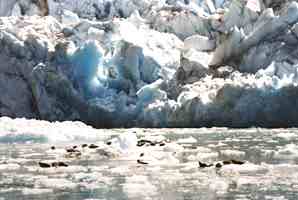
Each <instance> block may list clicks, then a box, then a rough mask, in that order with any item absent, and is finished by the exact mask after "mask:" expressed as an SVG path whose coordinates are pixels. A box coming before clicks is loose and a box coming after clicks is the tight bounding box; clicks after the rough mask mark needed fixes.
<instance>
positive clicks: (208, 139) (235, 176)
mask: <svg viewBox="0 0 298 200" xmlns="http://www.w3.org/2000/svg"><path fill="white" fill-rule="evenodd" d="M297 143H298V130H297V129H260V128H251V129H235V130H233V129H227V128H212V129H207V128H201V129H139V128H134V129H109V130H107V129H101V130H98V129H93V128H91V127H90V126H86V125H84V124H83V123H81V122H63V123H58V122H55V123H49V122H46V121H38V120H26V119H15V120H14V119H10V118H0V198H1V199H4V200H8V199H25V200H27V199H28V200H29V199H30V200H35V199H36V200H37V199H50V200H52V199H53V200H54V199H85V200H87V199H89V200H90V199H123V200H126V199H130V200H134V199H135V200H139V199H165V200H170V199H171V200H183V199H206V200H218V199H224V200H230V199H235V200H244V199H256V200H259V199H268V200H269V199H270V200H295V199H297V198H298V196H297V193H298V182H297V180H298V179H297V177H298V174H297V169H298V165H297V164H298V163H297V160H298V154H297V152H298V146H297Z"/></svg>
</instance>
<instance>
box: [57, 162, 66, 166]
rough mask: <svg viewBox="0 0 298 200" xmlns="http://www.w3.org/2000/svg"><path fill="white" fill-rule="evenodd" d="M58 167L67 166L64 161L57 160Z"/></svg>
mask: <svg viewBox="0 0 298 200" xmlns="http://www.w3.org/2000/svg"><path fill="white" fill-rule="evenodd" d="M57 165H58V167H68V164H66V163H65V162H57Z"/></svg>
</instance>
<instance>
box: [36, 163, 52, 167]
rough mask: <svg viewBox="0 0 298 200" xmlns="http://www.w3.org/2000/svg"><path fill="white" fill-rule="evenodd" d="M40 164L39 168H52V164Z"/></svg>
mask: <svg viewBox="0 0 298 200" xmlns="http://www.w3.org/2000/svg"><path fill="white" fill-rule="evenodd" d="M38 164H39V166H40V167H41V168H50V167H51V165H50V164H48V163H44V162H39V163H38Z"/></svg>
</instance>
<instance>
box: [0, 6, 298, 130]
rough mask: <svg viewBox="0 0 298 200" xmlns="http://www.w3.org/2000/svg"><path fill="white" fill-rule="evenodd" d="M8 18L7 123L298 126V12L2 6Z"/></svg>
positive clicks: (4, 57) (0, 109)
mask: <svg viewBox="0 0 298 200" xmlns="http://www.w3.org/2000/svg"><path fill="white" fill-rule="evenodd" d="M0 15H1V16H6V17H1V18H0V43H1V47H2V48H1V50H0V59H1V61H2V62H1V65H0V69H1V73H0V76H1V78H0V80H1V81H2V83H3V84H1V87H0V91H1V94H3V95H2V96H1V97H0V103H1V106H0V113H1V115H2V116H4V115H5V116H11V117H27V118H38V119H45V120H51V121H54V120H59V121H61V120H81V121H83V122H86V123H88V124H91V125H93V126H97V127H129V126H150V127H199V126H233V127H247V126H266V127H273V126H275V127H278V126H295V125H297V123H298V122H297V121H296V118H297V114H296V113H295V112H294V110H295V109H294V108H297V106H298V105H297V103H296V102H295V101H294V100H293V99H295V98H296V94H297V92H296V90H297V89H296V84H297V63H298V61H297V59H296V53H297V51H296V48H295V46H296V45H295V44H297V43H298V40H297V34H298V32H297V30H298V28H297V22H298V5H297V3H296V2H292V1H278V2H273V1H261V0H249V1H246V0H216V1H212V0H206V1H203V0H202V1H180V0H173V1H151V0H142V1H120V0H119V1H118V0H109V1H92V0H81V1H68V0H59V1H53V0H48V1H42V0H40V1H35V2H29V1H22V0H15V1H9V2H6V1H5V2H4V1H0ZM37 15H39V16H37Z"/></svg>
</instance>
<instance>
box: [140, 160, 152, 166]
mask: <svg viewBox="0 0 298 200" xmlns="http://www.w3.org/2000/svg"><path fill="white" fill-rule="evenodd" d="M137 163H139V164H142V165H148V164H149V163H147V162H144V161H141V160H137Z"/></svg>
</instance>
